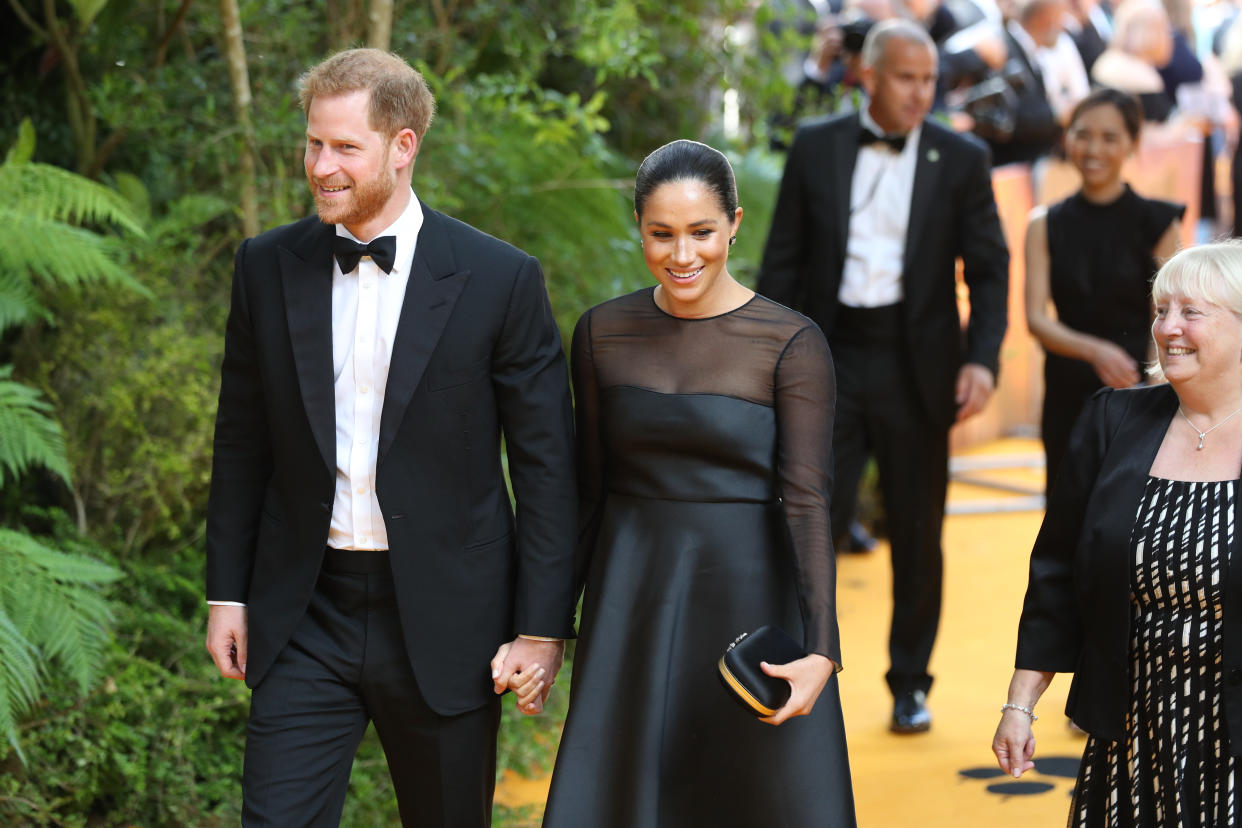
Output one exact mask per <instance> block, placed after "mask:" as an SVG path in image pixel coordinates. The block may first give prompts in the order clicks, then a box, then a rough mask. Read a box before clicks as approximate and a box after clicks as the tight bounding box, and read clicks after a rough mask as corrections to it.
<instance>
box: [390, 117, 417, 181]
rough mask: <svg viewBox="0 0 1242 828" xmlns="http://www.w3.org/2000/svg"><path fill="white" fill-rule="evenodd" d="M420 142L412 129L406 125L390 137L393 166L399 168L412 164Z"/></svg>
mask: <svg viewBox="0 0 1242 828" xmlns="http://www.w3.org/2000/svg"><path fill="white" fill-rule="evenodd" d="M419 145H420V142H419V140H418V136H417V135H415V134H414V130H412V129H410V128H409V127H406V128H405V129H403V130H401V131H400V132H398V133H397V134H396V135H394V136H393V138H392V145H391V146H392V160H393V167H394V168H396V169H398V170H401V169H405V168H406V167H408V166H410V165H412V164H413V163H414V159H415V157H417V155H418V148H419Z"/></svg>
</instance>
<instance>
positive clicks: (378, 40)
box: [367, 0, 392, 52]
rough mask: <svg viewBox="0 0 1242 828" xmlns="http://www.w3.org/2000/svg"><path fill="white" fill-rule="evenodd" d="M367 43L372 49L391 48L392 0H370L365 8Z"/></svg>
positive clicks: (387, 49)
mask: <svg viewBox="0 0 1242 828" xmlns="http://www.w3.org/2000/svg"><path fill="white" fill-rule="evenodd" d="M367 45H368V46H370V47H371V48H372V49H383V50H384V51H385V52H387V51H389V50H391V49H392V0H371V4H370V6H369V8H368V9H367Z"/></svg>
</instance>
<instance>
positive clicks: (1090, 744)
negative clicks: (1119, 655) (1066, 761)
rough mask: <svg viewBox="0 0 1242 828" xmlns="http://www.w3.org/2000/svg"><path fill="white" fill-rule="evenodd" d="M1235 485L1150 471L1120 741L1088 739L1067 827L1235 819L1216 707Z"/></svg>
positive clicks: (1139, 533) (1136, 540)
mask: <svg viewBox="0 0 1242 828" xmlns="http://www.w3.org/2000/svg"><path fill="white" fill-rule="evenodd" d="M1235 491H1236V483H1235V481H1223V482H1212V483H1195V482H1187V481H1181V480H1163V479H1160V478H1155V477H1149V478H1148V480H1147V486H1146V488H1145V490H1144V492H1143V498H1142V501H1141V502H1140V504H1139V510H1138V517H1137V520H1136V522H1135V527H1134V533H1133V537H1132V549H1133V556H1134V557H1133V566H1134V568H1133V571H1132V573H1131V578H1130V584H1131V592H1130V607H1131V612H1132V616H1131V622H1130V682H1131V684H1130V687H1131V690H1130V715H1129V716H1128V717H1127V721H1126V738H1125V740H1124V741H1118V742H1109V741H1104V740H1097V739H1095V738H1094V737H1092V738H1089V739H1088V740H1087V746H1086V749H1085V751H1084V752H1083V757H1082V767H1081V768H1080V769H1079V772H1078V784H1077V785H1076V786H1075V789H1074V802H1073V807H1072V808H1071V809H1070V819H1069V825H1070V828H1129V826H1135V828H1138V827H1139V826H1150V827H1151V828H1156V826H1160V828H1171V827H1174V826H1175V827H1176V828H1190V826H1196V828H1199V826H1202V827H1203V828H1208V827H1209V826H1211V827H1212V828H1226V826H1233V825H1235V824H1237V822H1238V819H1237V817H1238V804H1237V799H1238V797H1237V787H1236V783H1237V781H1238V780H1237V777H1236V775H1235V762H1234V758H1233V757H1232V756H1231V755H1230V754H1229V750H1228V737H1227V735H1226V732H1225V723H1224V711H1223V710H1222V709H1221V687H1222V675H1221V629H1222V627H1221V621H1222V618H1223V610H1224V597H1225V592H1224V590H1225V567H1226V566H1227V564H1228V554H1229V545H1230V543H1231V541H1232V540H1233V532H1234V526H1233V500H1234V496H1235Z"/></svg>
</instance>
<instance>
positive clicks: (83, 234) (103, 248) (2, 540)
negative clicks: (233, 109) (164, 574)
mask: <svg viewBox="0 0 1242 828" xmlns="http://www.w3.org/2000/svg"><path fill="white" fill-rule="evenodd" d="M82 2H84V3H87V4H88V5H89V3H90V2H91V0H82ZM33 155H34V130H33V129H32V128H31V126H30V123H29V121H26V122H23V123H22V126H21V130H20V133H19V136H18V140H17V143H16V144H15V145H14V146H13V147H12V149H10V150H9V152H8V154H7V155H6V156H5V159H4V163H3V164H0V188H3V191H4V193H5V195H6V198H5V199H4V200H3V202H0V224H3V225H4V226H5V227H6V230H7V234H6V237H5V242H4V244H3V245H0V332H3V331H4V330H5V329H7V328H10V327H14V326H17V325H20V324H23V323H26V322H28V321H30V320H32V319H35V318H38V317H46V316H47V311H46V309H45V308H43V307H42V306H41V305H40V303H39V301H38V289H39V288H44V289H46V288H49V287H50V288H53V289H55V288H60V287H74V286H77V285H81V284H85V283H91V282H93V283H99V282H102V283H104V284H113V285H117V286H120V287H124V288H127V289H130V290H137V291H142V290H143V289H142V287H141V285H139V284H138V282H137V281H135V280H134V278H133V277H132V276H131V275H130V274H129V273H128V272H127V271H126V270H125V269H124V268H123V267H122V266H121V265H120V264H119V261H120V259H121V248H120V241H119V240H118V239H117V238H116V237H115V236H114V235H111V234H109V233H106V232H99V228H101V227H103V226H105V225H108V226H112V227H117V228H120V229H122V230H124V231H128V232H130V233H134V234H139V235H140V234H141V233H142V230H141V228H140V227H139V226H138V223H137V220H136V219H135V217H134V213H133V211H132V210H131V209H130V208H129V206H128V202H126V201H125V200H124V199H123V198H122V197H121V196H120V195H119V194H118V193H116V192H114V191H112V190H110V189H108V188H107V187H103V186H101V185H99V184H97V183H95V182H93V181H89V180H87V179H85V178H81V177H80V176H76V175H73V174H72V173H68V172H66V171H64V170H61V169H58V168H56V167H51V166H48V165H46V164H38V163H35V162H33V161H32V160H31V158H32V157H33ZM84 224H85V225H89V226H86V227H83V226H79V225H84ZM12 377H13V366H12V365H0V486H3V485H4V484H5V483H7V482H8V481H10V480H12V479H14V478H15V477H17V476H18V475H20V474H22V473H23V472H24V471H26V470H27V469H28V468H30V467H32V466H43V467H45V468H47V469H49V470H51V471H52V472H54V473H56V474H57V475H59V476H60V477H62V478H64V479H65V480H68V479H69V464H68V462H67V460H66V458H65V443H64V437H63V435H62V432H61V429H60V426H59V424H58V423H57V422H56V420H55V419H54V417H53V411H52V406H51V405H50V404H49V403H48V402H47V401H46V400H45V399H44V398H43V396H42V395H41V394H40V393H39V392H38V391H37V390H35V389H34V388H30V387H29V386H26V385H23V384H21V383H19V382H16V381H14V380H13V378H12ZM118 575H119V573H118V572H117V571H116V570H115V569H113V568H111V567H108V566H105V565H103V564H100V563H97V562H95V561H91V560H88V559H86V558H83V557H80V556H78V555H71V554H66V553H64V552H58V551H56V550H54V549H51V548H49V547H48V546H47V545H45V544H44V543H42V542H40V541H37V540H35V539H34V538H33V537H31V536H30V535H27V534H25V533H22V532H19V531H13V530H10V529H0V733H2V734H4V736H5V737H7V739H8V741H9V742H10V744H12V745H13V746H14V747H16V746H17V728H16V722H17V720H18V717H19V716H21V715H22V714H23V713H24V712H26V711H27V710H29V709H30V707H31V705H32V704H34V702H35V700H36V699H37V698H38V694H39V692H40V689H41V688H42V687H43V683H44V680H45V679H46V677H47V676H48V675H49V671H51V670H57V671H59V672H61V673H63V674H64V675H66V676H67V677H68V678H69V679H70V680H71V681H73V682H74V683H75V684H76V685H77V686H78V688H79V690H80V691H82V692H85V691H86V690H87V688H88V687H89V686H90V684H91V682H92V681H93V680H94V677H95V675H96V674H97V672H98V667H99V662H100V658H101V655H102V652H103V648H104V645H105V643H106V642H107V623H108V620H109V618H110V613H109V611H108V605H107V602H106V601H105V600H104V598H103V596H102V595H101V594H100V592H99V586H100V585H102V584H105V583H108V582H110V581H113V580H115V579H116V578H117V577H118Z"/></svg>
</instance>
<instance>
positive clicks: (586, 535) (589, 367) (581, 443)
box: [570, 311, 604, 595]
mask: <svg viewBox="0 0 1242 828" xmlns="http://www.w3.org/2000/svg"><path fill="white" fill-rule="evenodd" d="M570 363H571V371H572V375H573V386H574V420H575V423H576V426H577V429H576V431H577V440H578V551H577V554H576V555H575V557H574V590H575V593H574V594H575V595H576V594H578V593H580V592H581V591H582V585H583V583H584V582H585V580H586V572H587V565H588V564H589V563H590V560H591V551H592V549H593V548H594V546H595V537H596V534H597V533H598V532H599V523H600V518H601V516H602V513H603V509H604V469H603V456H604V455H603V445H602V443H601V437H600V422H599V416H600V405H599V376H598V374H597V373H596V370H595V358H594V354H593V349H592V346H591V311H587V312H586V313H584V314H583V315H582V317H581V318H580V319H579V320H578V324H577V325H576V326H574V337H573V342H572V344H571V345H570Z"/></svg>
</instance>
